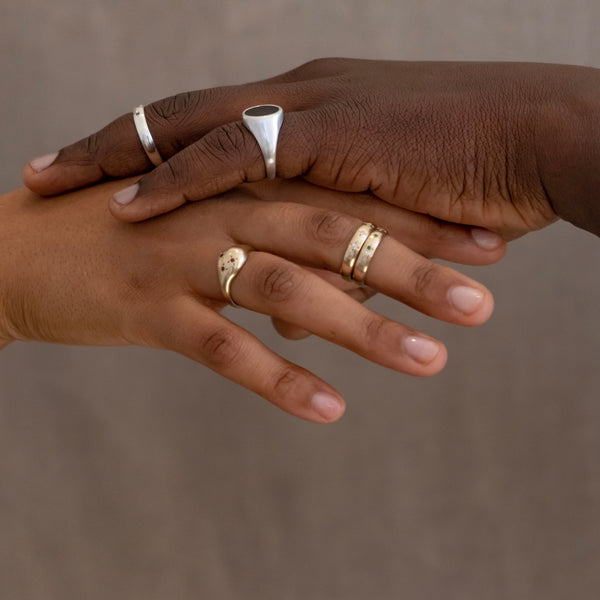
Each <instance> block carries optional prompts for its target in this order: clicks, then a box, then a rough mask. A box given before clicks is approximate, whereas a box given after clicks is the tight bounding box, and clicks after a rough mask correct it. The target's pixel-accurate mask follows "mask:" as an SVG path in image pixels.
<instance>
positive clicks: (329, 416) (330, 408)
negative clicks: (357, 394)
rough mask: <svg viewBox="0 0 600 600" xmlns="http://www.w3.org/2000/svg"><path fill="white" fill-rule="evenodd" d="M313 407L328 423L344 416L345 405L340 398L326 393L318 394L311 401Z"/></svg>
mask: <svg viewBox="0 0 600 600" xmlns="http://www.w3.org/2000/svg"><path fill="white" fill-rule="evenodd" d="M311 403H312V407H313V408H314V410H315V411H316V412H318V413H319V414H320V415H321V416H322V417H323V418H324V419H325V420H326V421H335V420H336V419H338V418H339V417H341V416H342V413H343V412H344V405H343V404H342V403H341V402H340V401H339V399H338V398H336V397H335V396H332V395H331V394H328V393H326V392H317V393H316V394H315V395H314V396H313V397H312V399H311Z"/></svg>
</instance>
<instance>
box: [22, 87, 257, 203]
mask: <svg viewBox="0 0 600 600" xmlns="http://www.w3.org/2000/svg"><path fill="white" fill-rule="evenodd" d="M235 90H236V91H235V93H236V94H237V97H238V99H239V101H238V102H233V101H232V98H231V96H232V94H233V89H232V88H220V89H213V90H203V91H196V92H187V93H183V94H178V95H176V96H171V97H169V98H164V99H162V100H159V101H157V102H154V103H152V104H149V105H147V106H145V107H144V112H145V115H146V120H147V123H148V127H149V129H150V131H151V134H152V137H153V139H154V141H155V143H156V146H157V148H158V151H159V153H160V155H161V156H162V157H163V159H168V158H169V157H171V156H173V155H174V154H176V153H177V152H178V151H179V150H181V149H182V148H184V147H186V146H188V145H189V144H191V143H193V142H194V141H196V140H198V139H200V138H201V137H202V136H203V135H204V134H205V133H207V132H208V131H210V130H211V129H214V128H215V127H217V126H219V125H222V124H224V123H227V122H229V121H234V120H238V119H239V118H240V114H241V112H242V110H243V109H244V108H245V107H246V106H248V104H245V102H248V101H250V98H249V96H251V94H248V93H247V92H246V93H244V91H243V88H240V89H238V88H237V87H236V88H235ZM240 107H241V108H240ZM152 167H153V165H152V163H151V162H150V160H149V159H148V157H147V155H146V153H145V151H144V149H143V147H142V144H141V142H140V139H139V137H138V134H137V131H136V128H135V125H134V121H133V115H132V113H127V114H125V115H122V116H121V117H119V118H118V119H115V120H114V121H112V122H111V123H109V124H108V125H107V126H106V127H103V128H102V129H100V130H99V131H97V132H96V133H93V134H92V135H90V136H88V137H85V138H83V139H81V140H79V141H78V142H76V143H74V144H71V145H69V146H66V147H65V148H63V149H62V150H60V151H59V152H57V153H54V154H49V155H47V156H43V157H40V158H38V159H34V160H33V161H31V162H30V163H29V164H27V165H26V166H25V168H24V170H23V180H24V182H25V185H26V186H27V187H29V188H30V189H31V190H33V191H35V192H37V193H39V194H42V195H54V194H59V193H62V192H65V191H67V190H70V189H74V188H78V187H82V186H86V185H90V184H92V183H96V182H98V181H101V180H102V179H105V178H119V177H126V176H129V175H136V174H139V173H143V172H146V171H149V170H151V169H152Z"/></svg>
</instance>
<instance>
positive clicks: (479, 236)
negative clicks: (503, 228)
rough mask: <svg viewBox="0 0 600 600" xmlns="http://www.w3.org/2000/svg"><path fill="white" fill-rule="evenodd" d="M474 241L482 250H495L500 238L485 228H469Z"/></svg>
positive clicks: (500, 241) (500, 240)
mask: <svg viewBox="0 0 600 600" xmlns="http://www.w3.org/2000/svg"><path fill="white" fill-rule="evenodd" d="M471 235H472V236H473V239H474V240H475V243H476V244H477V245H478V246H479V247H480V248H483V249H484V250H495V249H496V248H497V247H498V246H500V244H501V243H502V238H501V237H500V236H499V235H498V234H497V233H494V232H493V231H488V230H487V229H471Z"/></svg>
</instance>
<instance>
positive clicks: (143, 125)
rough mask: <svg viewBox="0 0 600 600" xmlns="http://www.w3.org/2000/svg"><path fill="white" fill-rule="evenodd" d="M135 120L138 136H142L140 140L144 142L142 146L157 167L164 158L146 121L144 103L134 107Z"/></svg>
mask: <svg viewBox="0 0 600 600" xmlns="http://www.w3.org/2000/svg"><path fill="white" fill-rule="evenodd" d="M133 122H134V123H135V129H136V131H137V134H138V137H139V138H140V142H141V143H142V148H144V152H145V153H146V156H147V157H148V159H149V160H150V162H151V163H152V164H153V165H154V166H155V167H158V165H160V164H161V163H162V162H163V159H162V156H161V155H160V152H159V151H158V150H157V149H156V144H155V143H154V138H153V137H152V134H151V133H150V129H149V128H148V122H147V121H146V115H145V113H144V105H143V104H140V105H139V106H138V107H136V108H134V110H133Z"/></svg>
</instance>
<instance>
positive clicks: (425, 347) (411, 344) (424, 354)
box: [404, 335, 440, 364]
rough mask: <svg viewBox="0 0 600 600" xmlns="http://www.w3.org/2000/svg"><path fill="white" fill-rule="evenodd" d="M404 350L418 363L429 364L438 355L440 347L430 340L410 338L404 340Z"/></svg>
mask: <svg viewBox="0 0 600 600" xmlns="http://www.w3.org/2000/svg"><path fill="white" fill-rule="evenodd" d="M404 350H405V352H406V354H408V355H409V356H412V358H414V359H415V360H416V361H418V362H420V363H425V364H427V363H430V362H431V361H432V360H433V359H434V358H435V357H436V356H437V355H438V353H439V351H440V347H439V345H438V344H436V343H435V342H433V341H432V340H428V339H425V338H422V337H417V336H414V335H413V336H411V337H407V338H405V339H404Z"/></svg>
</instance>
